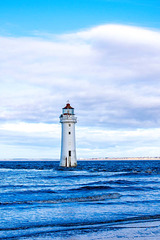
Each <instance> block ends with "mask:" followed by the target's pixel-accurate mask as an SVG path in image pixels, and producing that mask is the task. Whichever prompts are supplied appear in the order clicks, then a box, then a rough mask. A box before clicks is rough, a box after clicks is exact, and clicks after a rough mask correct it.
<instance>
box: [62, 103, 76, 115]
mask: <svg viewBox="0 0 160 240" xmlns="http://www.w3.org/2000/svg"><path fill="white" fill-rule="evenodd" d="M62 114H64V115H74V108H72V107H71V105H70V104H69V103H67V104H66V106H65V107H64V108H63V110H62Z"/></svg>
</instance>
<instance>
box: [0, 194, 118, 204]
mask: <svg viewBox="0 0 160 240" xmlns="http://www.w3.org/2000/svg"><path fill="white" fill-rule="evenodd" d="M120 197H121V195H120V194H119V193H109V194H103V195H95V196H87V197H77V198H61V199H54V200H52V199H51V200H33V201H15V202H0V205H14V204H18V205H19V204H34V203H40V204H41V203H47V204H56V203H72V202H73V203H74V202H90V201H92V202H94V201H104V200H107V199H117V198H120Z"/></svg>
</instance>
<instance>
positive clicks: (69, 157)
mask: <svg viewBox="0 0 160 240" xmlns="http://www.w3.org/2000/svg"><path fill="white" fill-rule="evenodd" d="M68 163H69V167H71V151H68Z"/></svg>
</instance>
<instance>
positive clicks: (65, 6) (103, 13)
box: [0, 0, 160, 36]
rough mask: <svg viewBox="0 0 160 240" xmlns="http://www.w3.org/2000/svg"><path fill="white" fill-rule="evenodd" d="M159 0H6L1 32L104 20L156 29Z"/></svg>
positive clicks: (68, 27) (60, 28)
mask: <svg viewBox="0 0 160 240" xmlns="http://www.w3.org/2000/svg"><path fill="white" fill-rule="evenodd" d="M159 12H160V3H159V1H158V0H154V1H151V0H140V1H131V0H67V1H65V0H59V1H53V0H46V1H44V0H32V1H28V0H23V1H21V0H19V1H18V0H14V1H12V0H5V1H1V3H0V23H1V29H0V31H1V34H2V35H7V34H8V35H16V36H21V35H23V36H26V35H32V34H34V33H35V32H36V31H37V32H40V33H41V32H42V33H43V32H44V33H65V32H72V31H77V30H79V29H83V28H89V27H93V26H95V25H101V24H106V23H114V24H127V25H128V24H129V25H136V26H143V27H150V28H159V27H160V21H159Z"/></svg>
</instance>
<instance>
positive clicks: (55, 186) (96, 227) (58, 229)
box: [0, 160, 160, 240]
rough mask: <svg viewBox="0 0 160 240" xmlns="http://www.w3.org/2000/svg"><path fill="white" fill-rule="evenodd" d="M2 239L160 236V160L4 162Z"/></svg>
mask: <svg viewBox="0 0 160 240" xmlns="http://www.w3.org/2000/svg"><path fill="white" fill-rule="evenodd" d="M0 239H3V240H5V239H16V240H51V239H54V240H60V239H64V240H97V239H99V240H103V239H111V240H112V239H114V240H119V239H121V240H123V239H140V240H151V239H152V240H159V239H160V161H158V160H157V161H144V160H143V161H79V162H78V166H77V167H76V168H62V167H59V162H58V161H29V160H28V161H1V162H0Z"/></svg>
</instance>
